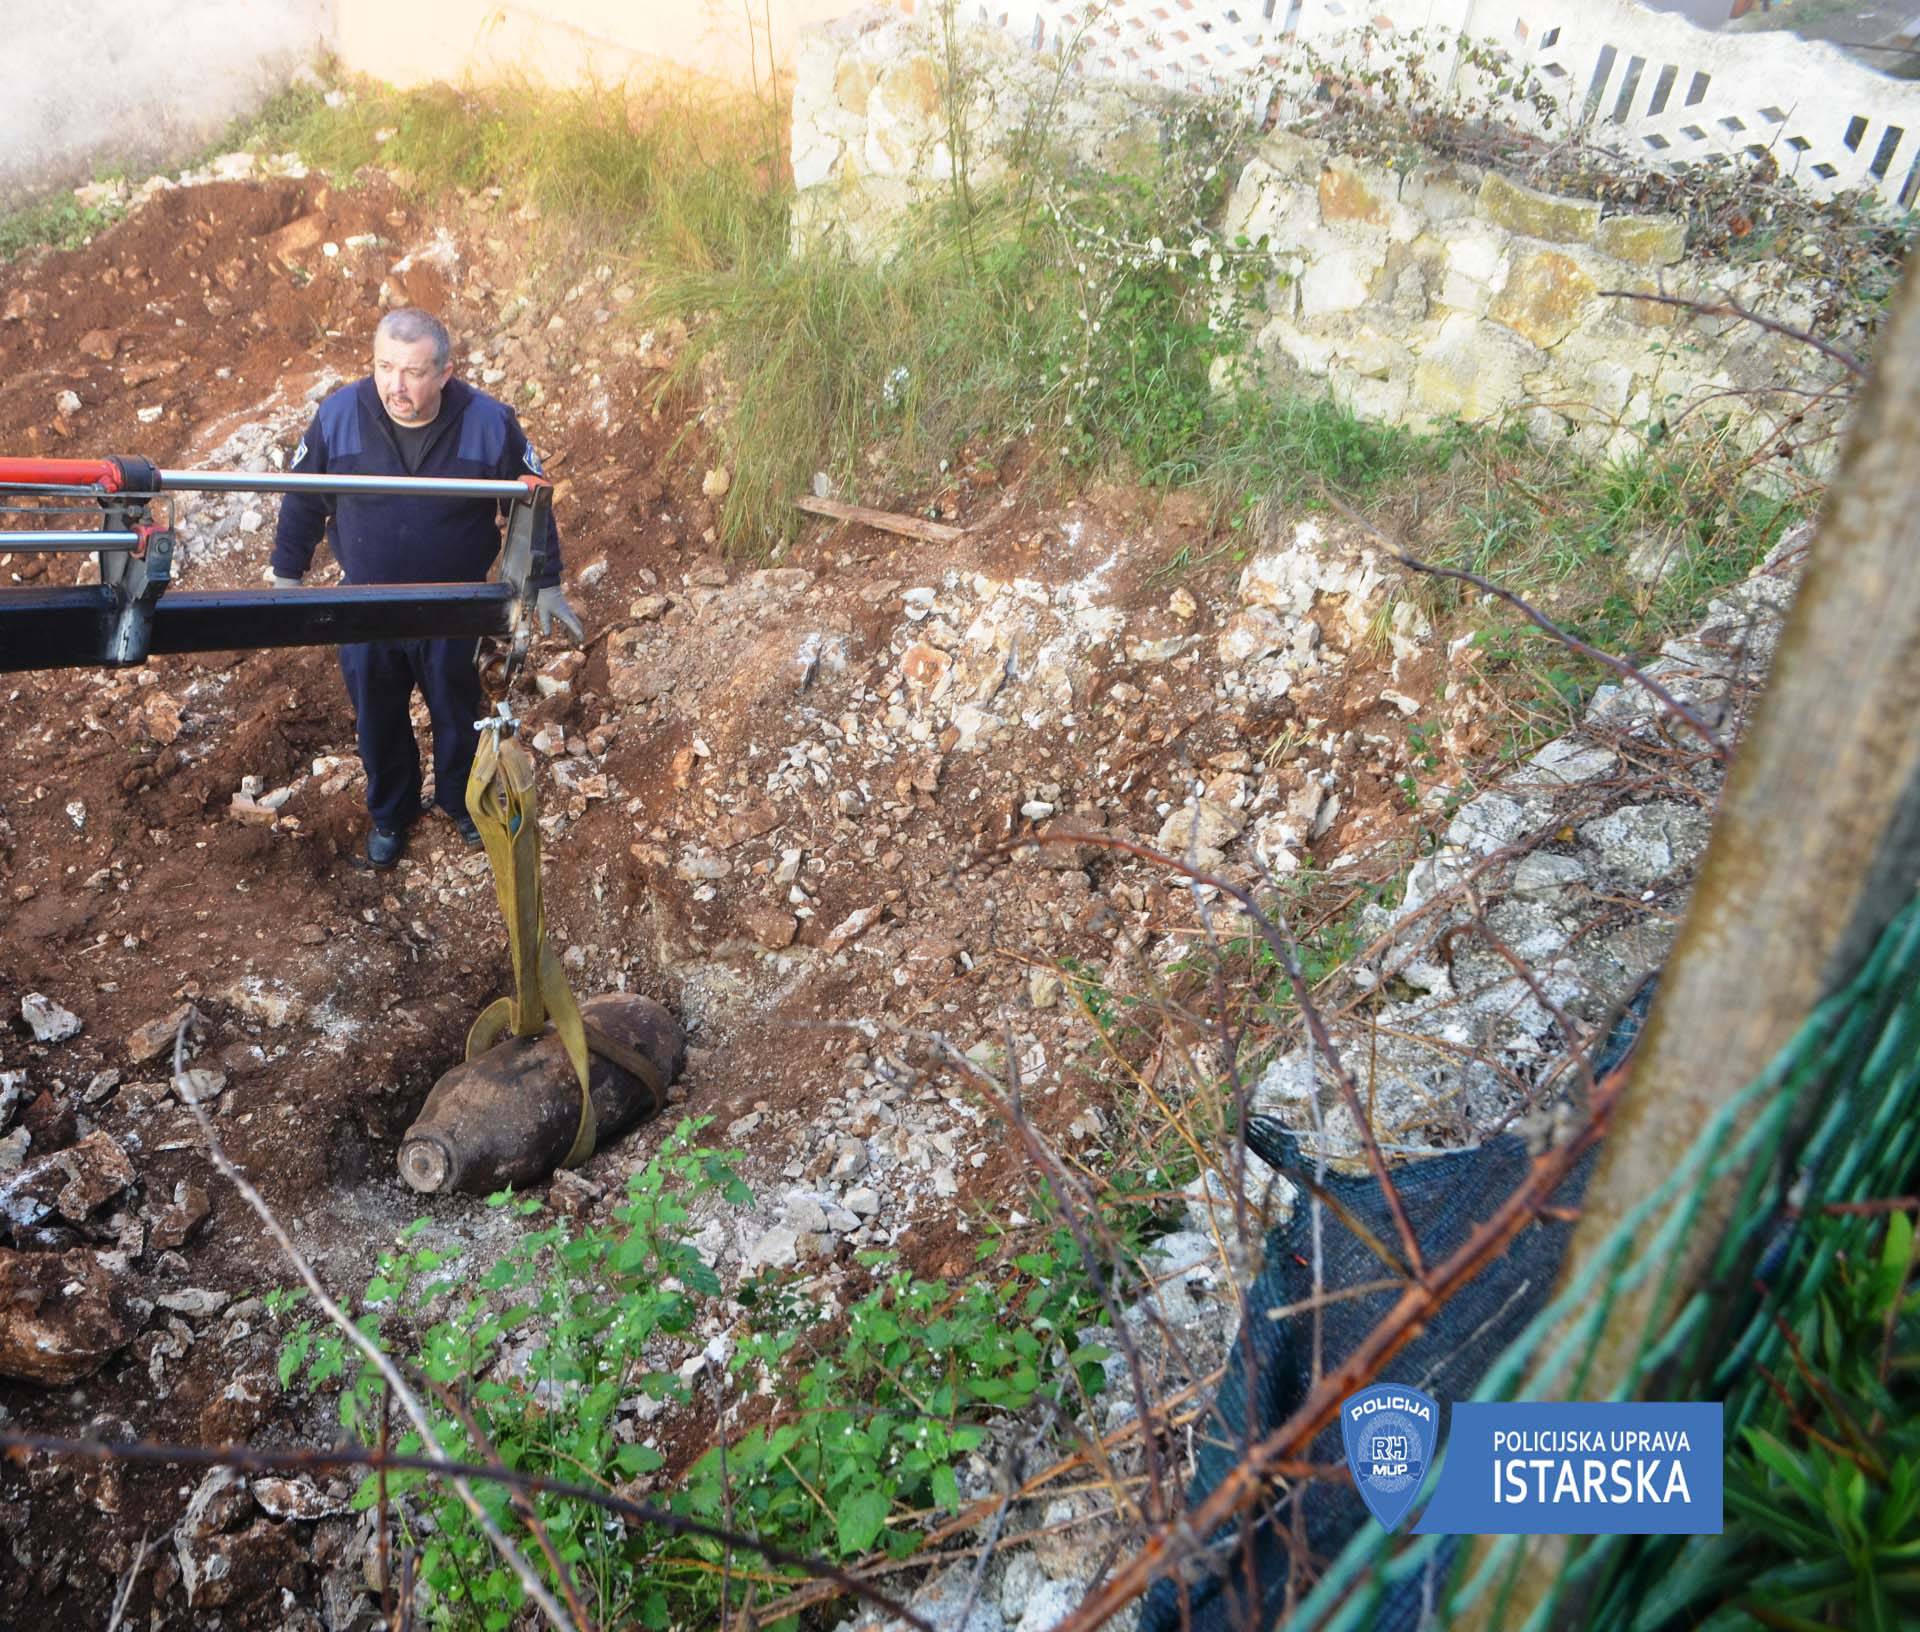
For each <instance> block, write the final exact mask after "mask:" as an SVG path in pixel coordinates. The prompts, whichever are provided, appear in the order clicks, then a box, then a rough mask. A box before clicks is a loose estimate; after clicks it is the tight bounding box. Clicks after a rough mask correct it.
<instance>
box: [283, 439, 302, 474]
mask: <svg viewBox="0 0 1920 1632" xmlns="http://www.w3.org/2000/svg"><path fill="white" fill-rule="evenodd" d="M306 457H307V439H306V438H305V437H304V436H303V437H301V438H300V446H299V447H297V448H295V449H294V450H293V458H292V459H290V460H289V461H288V462H287V468H288V469H289V470H298V469H299V468H300V464H301V461H302V460H304V459H305V458H306Z"/></svg>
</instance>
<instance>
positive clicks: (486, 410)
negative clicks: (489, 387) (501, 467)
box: [459, 391, 507, 469]
mask: <svg viewBox="0 0 1920 1632" xmlns="http://www.w3.org/2000/svg"><path fill="white" fill-rule="evenodd" d="M506 455H507V410H506V406H505V404H503V403H499V402H496V401H495V400H494V399H493V398H492V397H489V396H487V395H486V394H485V393H483V392H479V391H476V392H474V394H473V397H472V400H471V401H469V402H468V404H467V411H466V413H465V414H464V415H462V416H461V420H460V446H459V457H460V458H462V459H471V460H473V461H474V462H475V463H476V464H480V465H485V466H486V467H487V468H488V469H492V468H494V467H495V466H497V465H498V464H499V463H500V461H501V460H502V459H504V458H505V457H506Z"/></svg>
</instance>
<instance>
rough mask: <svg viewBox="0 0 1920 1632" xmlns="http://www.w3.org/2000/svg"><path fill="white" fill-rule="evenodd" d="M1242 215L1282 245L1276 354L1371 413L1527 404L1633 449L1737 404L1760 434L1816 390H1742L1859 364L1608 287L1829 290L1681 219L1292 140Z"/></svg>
mask: <svg viewBox="0 0 1920 1632" xmlns="http://www.w3.org/2000/svg"><path fill="white" fill-rule="evenodd" d="M1223 225H1224V229H1225V230H1224V234H1223V236H1225V237H1226V238H1227V239H1228V240H1229V241H1233V240H1235V239H1237V238H1238V237H1240V236H1244V237H1245V238H1246V239H1247V240H1248V241H1249V242H1251V243H1254V244H1258V243H1261V242H1265V243H1266V244H1267V245H1268V247H1269V249H1270V250H1271V252H1272V253H1273V254H1274V255H1275V257H1276V270H1277V273H1278V275H1277V276H1276V277H1275V278H1274V280H1273V281H1272V282H1271V284H1270V285H1269V287H1268V302H1267V304H1268V312H1267V314H1266V316H1265V319H1264V321H1263V322H1262V323H1261V324H1260V326H1259V327H1258V329H1257V331H1256V332H1255V335H1254V347H1255V351H1256V354H1257V355H1258V356H1259V357H1261V358H1262V359H1264V360H1266V361H1267V362H1269V363H1270V364H1272V365H1273V366H1274V367H1275V368H1276V369H1277V370H1278V372H1279V373H1280V374H1281V375H1282V376H1287V377H1291V380H1292V382H1293V383H1295V384H1299V383H1305V384H1306V385H1308V386H1309V387H1310V388H1311V389H1314V390H1325V391H1327V392H1330V393H1331V394H1332V395H1333V396H1335V397H1337V398H1338V399H1339V400H1341V401H1342V402H1344V403H1346V404H1348V405H1350V406H1351V407H1352V408H1353V410H1354V411H1355V412H1356V413H1358V414H1359V415H1361V416H1362V417H1363V418H1368V419H1384V420H1393V421H1396V422H1400V423H1404V424H1408V425H1411V426H1414V427H1415V428H1419V429H1426V428H1431V427H1432V426H1433V425H1434V424H1436V423H1437V422H1440V421H1443V420H1445V419H1448V418H1453V417H1458V418H1461V419H1465V420H1473V421H1487V420H1499V419H1503V418H1507V417H1510V416H1514V415H1519V416H1522V417H1524V419H1525V421H1526V423H1527V425H1528V428H1529V430H1530V431H1532V432H1533V433H1534V434H1535V435H1536V436H1537V437H1540V438H1551V437H1555V436H1571V437H1572V439H1573V440H1574V442H1575V444H1576V445H1577V446H1578V447H1579V448H1580V450H1581V451H1583V452H1586V453H1592V454H1607V455H1618V454H1623V453H1629V452H1631V451H1633V450H1634V449H1635V448H1637V447H1638V446H1640V445H1641V441H1642V439H1643V438H1644V436H1645V435H1646V434H1647V432H1648V430H1649V428H1650V427H1652V426H1653V425H1654V424H1656V423H1659V422H1664V423H1665V424H1666V425H1667V426H1668V427H1669V428H1672V427H1674V426H1676V425H1677V424H1678V423H1679V422H1680V419H1681V416H1682V415H1683V414H1685V413H1687V412H1688V411H1689V410H1690V409H1693V408H1696V407H1697V408H1698V409H1699V413H1698V415H1696V416H1695V417H1696V419H1697V421H1698V423H1700V424H1702V425H1704V424H1708V423H1712V422H1714V421H1715V420H1717V419H1718V418H1720V417H1721V416H1722V415H1725V416H1728V417H1730V418H1731V419H1732V420H1733V421H1734V422H1735V423H1736V425H1737V431H1736V434H1737V435H1738V436H1739V438H1740V440H1741V441H1742V443H1743V445H1747V446H1758V445H1760V444H1761V443H1762V442H1764V441H1765V440H1766V438H1768V437H1769V436H1773V435H1775V434H1777V431H1778V428H1779V425H1780V424H1781V423H1783V422H1784V421H1786V420H1787V419H1788V418H1789V417H1790V416H1791V415H1792V414H1794V413H1796V412H1798V411H1800V408H1801V406H1802V404H1803V402H1804V399H1800V398H1792V399H1789V398H1787V397H1784V396H1780V395H1776V394H1773V393H1771V392H1768V393H1766V394H1763V395H1760V396H1745V395H1739V394H1737V393H1742V392H1746V391H1749V390H1755V389H1759V388H1766V387H1774V386H1789V387H1797V388H1800V389H1807V388H1810V387H1811V388H1817V387H1819V386H1821V385H1825V384H1829V383H1831V382H1832V381H1833V380H1834V379H1835V378H1837V377H1838V374H1839V369H1838V367H1837V365H1834V364H1830V363H1827V362H1826V360H1825V359H1823V358H1821V357H1820V356H1819V354H1818V353H1816V352H1814V351H1812V350H1811V349H1810V348H1808V347H1806V346H1804V345H1801V344H1798V343H1796V342H1793V341H1790V340H1787V339H1784V338H1781V337H1779V336H1775V335H1772V334H1769V333H1767V332H1766V331H1764V330H1762V329H1759V328H1757V327H1755V326H1753V325H1751V324H1747V323H1742V322H1739V321H1737V320H1733V319H1727V318H1715V319H1703V318H1699V317H1696V316H1693V315H1692V314H1689V313H1685V312H1682V311H1681V310H1679V309H1678V308H1675V307H1673V306H1669V305H1663V304H1660V303H1657V302H1654V301H1650V300H1630V299H1619V298H1612V297H1610V296H1609V295H1607V294H1606V293H1605V291H1609V290H1646V291H1649V292H1656V291H1663V292H1665V293H1668V294H1675V295H1682V296H1687V297H1690V298H1694V299H1699V300H1703V301H1706V302H1708V303H1718V302H1719V301H1721V300H1723V299H1725V298H1727V297H1732V298H1734V299H1737V300H1739V301H1741V302H1742V304H1749V305H1751V306H1754V307H1757V308H1759V309H1762V310H1765V311H1767V312H1768V313H1770V314H1771V315H1774V316H1777V317H1781V318H1784V319H1786V320H1787V321H1789V322H1806V321H1808V320H1810V319H1811V317H1812V316H1813V311H1814V300H1813V291H1811V290H1810V289H1807V288H1804V287H1798V286H1796V285H1795V283H1794V281H1793V279H1792V278H1791V276H1789V275H1787V274H1786V272H1785V269H1783V268H1781V267H1780V266H1779V265H1778V264H1777V263H1776V264H1774V265H1773V266H1771V267H1768V268H1765V269H1762V270H1758V271H1756V270H1754V269H1753V268H1745V269H1741V268H1733V267H1729V266H1726V265H1724V264H1722V265H1709V264H1703V263H1700V262H1697V261H1693V260H1690V259H1689V258H1688V255H1687V249H1686V224H1685V222H1684V221H1682V220H1681V219H1680V218H1678V217H1676V216H1663V215H1606V214H1603V212H1602V209H1601V206H1600V205H1598V204H1596V203H1593V202H1591V201H1589V200H1586V199H1578V198H1557V197H1554V196H1552V195H1551V194H1547V193H1541V192H1536V191H1534V190H1533V189H1531V188H1528V187H1525V186H1522V185H1520V184H1518V183H1516V182H1514V181H1510V180H1508V179H1507V178H1506V177H1504V176H1501V175H1498V174H1494V173H1491V172H1486V171H1481V170H1476V169H1472V168H1469V167H1466V166H1461V165H1455V164H1447V163H1441V162H1428V163H1421V164H1416V165H1414V166H1413V167H1412V168H1410V169H1407V170H1396V169H1388V168H1386V167H1383V166H1370V165H1359V164H1355V163H1353V162H1352V161H1350V160H1348V159H1345V158H1341V157H1337V156H1334V155H1331V154H1329V153H1328V151H1327V150H1326V149H1325V147H1324V146H1322V145H1321V144H1318V143H1315V142H1310V141H1306V140H1303V139H1301V138H1299V137H1295V136H1290V135H1286V134H1284V133H1276V134H1274V135H1271V136H1269V137H1267V138H1266V139H1265V140H1264V141H1263V142H1262V143H1261V144H1260V147H1259V149H1258V151H1257V152H1256V153H1255V155H1254V157H1253V158H1252V159H1251V160H1249V162H1248V163H1247V166H1246V168H1245V170H1244V171H1243V172H1242V174H1241V177H1240V180H1239V184H1238V185H1237V186H1236V188H1235V189H1234V193H1233V196H1232V199H1231V201H1230V202H1229V205H1228V208H1227V214H1226V219H1225V222H1224V224H1223ZM1728 393H1736V394H1733V395H1729V394H1728Z"/></svg>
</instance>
